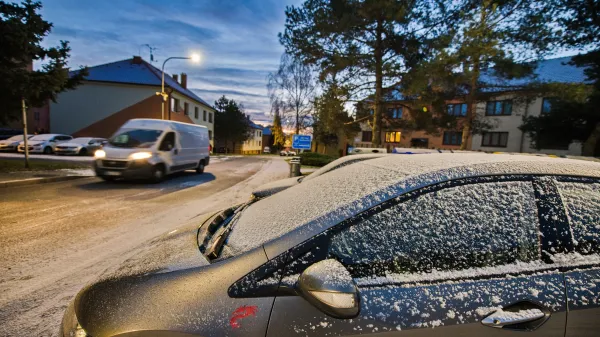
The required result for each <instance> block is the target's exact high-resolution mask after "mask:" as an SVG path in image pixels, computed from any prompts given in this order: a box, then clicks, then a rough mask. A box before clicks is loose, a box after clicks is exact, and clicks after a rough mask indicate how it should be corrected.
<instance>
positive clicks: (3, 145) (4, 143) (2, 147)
mask: <svg viewBox="0 0 600 337" xmlns="http://www.w3.org/2000/svg"><path fill="white" fill-rule="evenodd" d="M23 137H24V136H23V135H17V136H12V137H10V138H8V139H5V140H0V151H3V152H17V147H18V146H19V143H21V142H22V141H23ZM31 137H33V135H28V136H27V139H31Z"/></svg>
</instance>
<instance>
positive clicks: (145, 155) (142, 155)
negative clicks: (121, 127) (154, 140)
mask: <svg viewBox="0 0 600 337" xmlns="http://www.w3.org/2000/svg"><path fill="white" fill-rule="evenodd" d="M150 157H152V153H150V152H135V153H132V154H131V155H129V158H130V159H132V160H140V159H148V158H150Z"/></svg>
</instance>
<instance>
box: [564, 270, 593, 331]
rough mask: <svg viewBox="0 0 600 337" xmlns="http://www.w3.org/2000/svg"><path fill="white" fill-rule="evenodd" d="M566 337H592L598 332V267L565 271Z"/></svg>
mask: <svg viewBox="0 0 600 337" xmlns="http://www.w3.org/2000/svg"><path fill="white" fill-rule="evenodd" d="M565 278H566V285H567V301H568V302H567V305H568V307H569V319H568V320H567V334H566V337H592V336H598V334H599V332H600V320H599V319H598V318H599V317H600V268H594V269H591V270H585V271H574V272H570V273H567V274H566V276H565Z"/></svg>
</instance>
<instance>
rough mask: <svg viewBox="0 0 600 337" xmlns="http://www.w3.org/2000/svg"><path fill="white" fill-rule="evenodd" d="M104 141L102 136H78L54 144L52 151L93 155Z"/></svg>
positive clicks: (65, 153) (105, 141)
mask: <svg viewBox="0 0 600 337" xmlns="http://www.w3.org/2000/svg"><path fill="white" fill-rule="evenodd" d="M106 143H107V140H106V139H104V138H92V137H78V138H74V139H72V140H69V141H66V142H62V143H60V144H58V145H56V147H55V148H54V152H55V153H56V154H64V155H80V156H87V155H93V154H94V153H95V152H96V150H98V149H100V148H102V145H104V144H106Z"/></svg>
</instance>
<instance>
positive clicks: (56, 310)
mask: <svg viewBox="0 0 600 337" xmlns="http://www.w3.org/2000/svg"><path fill="white" fill-rule="evenodd" d="M269 165H271V166H273V165H274V164H273V163H271V162H270V161H269V160H268V159H265V158H260V157H239V158H230V159H229V160H225V161H221V162H215V163H211V165H209V166H208V167H207V168H206V171H205V173H204V174H202V175H198V174H196V173H195V172H192V171H190V172H185V173H182V174H179V175H176V176H173V177H169V178H168V179H167V180H166V181H164V182H162V183H159V184H149V183H143V182H116V183H107V182H104V181H102V180H100V179H98V178H95V177H93V178H84V179H79V180H72V181H65V182H58V183H49V184H40V185H30V186H22V187H11V188H4V189H0V336H55V335H56V332H57V326H58V323H59V320H60V317H61V316H62V312H63V311H64V308H65V307H66V305H67V303H68V301H69V300H70V299H71V298H72V297H73V296H74V295H75V294H76V293H77V291H78V290H79V289H80V288H81V287H82V286H83V285H84V284H85V283H87V282H91V281H93V279H94V278H95V277H96V276H97V274H99V273H100V272H101V271H102V270H104V269H106V268H107V267H108V266H110V265H112V264H114V263H118V262H119V259H122V258H123V257H125V256H126V255H127V254H128V252H130V251H132V249H134V248H135V247H138V246H140V245H143V243H144V242H146V241H147V240H149V239H151V238H153V237H155V236H157V235H160V234H162V233H164V231H165V230H169V229H171V228H173V226H178V225H180V224H181V223H182V222H185V221H193V219H194V217H195V216H196V215H199V214H202V213H206V212H209V211H216V210H218V207H226V206H229V205H227V203H230V202H236V203H237V202H240V200H247V198H248V197H249V196H250V194H249V191H248V189H249V188H252V186H251V183H249V182H248V181H252V179H254V180H257V179H256V178H253V177H255V176H257V175H256V174H257V172H261V174H262V175H263V176H267V177H268V179H271V178H270V177H271V174H269V175H267V174H263V173H262V172H263V171H264V167H270V166H269ZM278 165H280V164H278ZM285 166H286V167H287V165H285ZM280 171H281V169H280ZM259 175H260V174H259ZM251 178H252V179H251ZM277 178H282V176H278V177H275V176H273V179H277ZM263 179H264V178H263ZM256 183H257V184H258V183H260V182H258V181H256ZM190 219H192V220H190Z"/></svg>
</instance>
